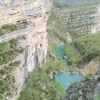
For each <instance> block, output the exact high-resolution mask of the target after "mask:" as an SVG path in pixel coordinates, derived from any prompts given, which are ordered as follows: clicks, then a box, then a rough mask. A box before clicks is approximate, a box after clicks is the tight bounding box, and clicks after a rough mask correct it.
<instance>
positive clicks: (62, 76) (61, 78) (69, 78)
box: [54, 45, 83, 89]
mask: <svg viewBox="0 0 100 100" xmlns="http://www.w3.org/2000/svg"><path fill="white" fill-rule="evenodd" d="M64 47H65V46H64V45H57V46H56V48H55V51H56V53H57V54H58V55H59V57H60V58H61V59H62V61H64V62H65V63H66V60H64ZM54 77H55V80H56V81H57V82H59V83H60V84H61V85H62V86H63V87H64V88H65V89H66V88H68V86H69V85H70V84H71V83H72V82H75V81H76V82H79V81H81V80H82V79H83V77H82V76H81V75H79V74H71V73H57V74H55V75H54Z"/></svg>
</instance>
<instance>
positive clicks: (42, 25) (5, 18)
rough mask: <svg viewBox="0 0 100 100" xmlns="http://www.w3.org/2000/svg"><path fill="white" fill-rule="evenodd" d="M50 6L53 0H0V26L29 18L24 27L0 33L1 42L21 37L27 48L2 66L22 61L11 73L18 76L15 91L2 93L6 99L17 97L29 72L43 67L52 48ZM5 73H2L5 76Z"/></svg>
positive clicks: (15, 76) (14, 99) (19, 45)
mask: <svg viewBox="0 0 100 100" xmlns="http://www.w3.org/2000/svg"><path fill="white" fill-rule="evenodd" d="M49 6H50V3H49V0H0V27H2V25H9V24H17V23H18V22H20V21H23V20H26V21H28V22H29V24H28V25H27V27H25V28H23V29H18V30H16V31H13V32H8V33H7V34H4V35H2V36H0V43H2V42H6V41H10V40H12V39H17V46H18V47H21V48H23V52H22V53H21V54H18V55H17V56H16V57H15V58H14V59H13V60H10V61H8V62H7V63H5V64H2V65H0V70H2V69H5V67H4V66H8V65H9V64H10V63H12V62H14V61H17V60H18V61H20V64H19V65H18V66H17V67H15V68H13V70H12V71H11V73H10V76H12V77H13V78H14V80H15V82H14V83H13V85H14V87H11V88H10V91H12V92H11V95H9V96H8V95H7V92H5V93H4V94H1V93H0V95H1V97H2V98H3V100H5V99H7V100H16V98H17V97H18V95H19V93H20V90H21V89H22V88H23V85H24V84H25V82H26V80H27V77H28V73H29V72H30V71H32V70H33V69H34V68H35V67H41V66H42V63H43V61H44V59H45V58H46V54H47V48H48V39H47V32H46V21H47V19H48V12H49ZM2 77H3V76H0V78H1V80H3V79H2Z"/></svg>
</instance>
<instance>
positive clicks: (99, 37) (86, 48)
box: [74, 33, 100, 62]
mask: <svg viewBox="0 0 100 100" xmlns="http://www.w3.org/2000/svg"><path fill="white" fill-rule="evenodd" d="M74 45H75V47H76V48H77V49H78V50H79V52H80V53H81V55H82V56H83V60H84V61H85V62H88V61H90V60H92V59H93V58H95V57H97V56H98V55H99V54H100V33H96V34H88V35H85V36H82V37H80V38H79V39H78V40H76V41H75V42H74Z"/></svg>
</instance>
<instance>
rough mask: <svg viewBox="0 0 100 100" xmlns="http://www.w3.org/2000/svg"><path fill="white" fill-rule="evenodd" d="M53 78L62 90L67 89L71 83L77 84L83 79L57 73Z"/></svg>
mask: <svg viewBox="0 0 100 100" xmlns="http://www.w3.org/2000/svg"><path fill="white" fill-rule="evenodd" d="M54 77H55V79H56V81H57V82H59V83H60V84H61V85H62V86H63V87H64V88H68V86H69V85H70V83H71V82H73V81H77V82H79V81H81V80H82V79H83V77H82V76H81V75H78V74H70V73H57V74H55V76H54Z"/></svg>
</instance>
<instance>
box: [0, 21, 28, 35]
mask: <svg viewBox="0 0 100 100" xmlns="http://www.w3.org/2000/svg"><path fill="white" fill-rule="evenodd" d="M28 24H29V22H28V21H26V20H22V21H20V22H17V23H16V24H6V25H3V26H2V27H1V28H0V35H4V34H6V33H10V32H13V31H16V30H19V29H23V28H26V27H27V25H28Z"/></svg>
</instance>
